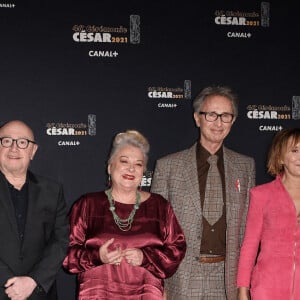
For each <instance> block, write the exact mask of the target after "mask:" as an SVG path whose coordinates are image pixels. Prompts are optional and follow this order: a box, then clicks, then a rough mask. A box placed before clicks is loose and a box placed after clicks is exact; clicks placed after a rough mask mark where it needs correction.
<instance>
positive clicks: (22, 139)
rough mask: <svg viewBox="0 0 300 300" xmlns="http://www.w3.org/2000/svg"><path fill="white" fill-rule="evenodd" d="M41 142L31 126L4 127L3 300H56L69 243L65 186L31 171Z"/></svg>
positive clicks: (0, 183)
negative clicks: (58, 283) (37, 139)
mask: <svg viewBox="0 0 300 300" xmlns="http://www.w3.org/2000/svg"><path fill="white" fill-rule="evenodd" d="M37 149H38V145H37V143H36V142H35V140H34V134H33V131H32V130H31V128H30V127H29V126H28V125H27V124H25V123H24V122H22V121H19V120H14V121H10V122H7V123H5V124H4V125H2V126H1V127H0V237H1V243H0V285H1V287H2V288H1V289H0V300H7V299H11V300H25V299H28V300H55V299H57V293H56V286H55V278H56V275H57V273H58V271H59V269H60V267H61V263H62V261H63V259H64V257H65V255H66V251H67V246H68V222H67V218H66V216H67V210H66V204H65V200H64V195H63V189H62V186H61V185H60V184H58V183H56V182H54V181H52V180H50V179H47V178H45V177H42V176H39V175H36V174H33V173H32V172H31V171H29V165H30V161H31V160H32V159H33V158H34V156H35V153H36V151H37Z"/></svg>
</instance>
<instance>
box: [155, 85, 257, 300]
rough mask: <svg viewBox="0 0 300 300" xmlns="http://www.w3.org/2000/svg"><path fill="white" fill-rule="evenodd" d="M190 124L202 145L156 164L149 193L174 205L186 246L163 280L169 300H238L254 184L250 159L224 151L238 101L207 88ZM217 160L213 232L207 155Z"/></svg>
mask: <svg viewBox="0 0 300 300" xmlns="http://www.w3.org/2000/svg"><path fill="white" fill-rule="evenodd" d="M193 106H194V119H195V122H196V124H197V126H198V127H199V128H200V141H199V143H195V144H194V145H193V146H192V147H191V148H189V149H186V150H183V151H180V152H177V153H174V154H170V155H168V156H166V157H164V158H161V159H159V160H158V161H157V163H156V167H155V172H154V176H153V179H152V187H151V191H152V192H155V193H159V194H161V195H162V196H164V197H165V198H166V199H169V201H170V202H171V203H172V206H173V208H174V210H175V213H176V215H177V217H178V219H179V222H180V224H181V226H182V228H183V230H184V233H185V236H186V241H187V253H186V256H185V258H184V260H183V261H182V263H181V265H180V266H179V269H178V271H177V272H176V274H175V275H173V276H172V277H171V278H170V279H168V280H166V297H167V299H168V300H187V299H191V300H192V299H195V300H196V299H197V300H198V299H205V300H208V299H211V300H217V299H220V300H223V299H227V300H236V299H237V289H236V273H237V264H238V257H239V251H240V246H241V243H242V239H243V234H244V226H245V219H246V215H247V209H248V201H249V198H248V191H249V189H250V188H251V187H252V186H254V184H255V164H254V160H253V158H250V157H247V156H245V155H242V154H239V153H237V152H234V151H232V150H229V149H228V148H226V147H225V146H224V145H223V142H224V139H225V138H226V136H227V135H228V134H229V132H230V130H231V127H232V125H233V123H234V121H235V120H236V117H237V114H238V107H237V106H238V104H237V98H236V96H235V95H234V94H233V93H232V91H231V89H230V88H228V87H223V86H213V87H207V88H205V89H203V90H202V91H201V93H200V94H199V95H198V96H197V97H196V98H195V100H194V102H193ZM213 154H215V155H217V156H218V169H219V171H220V174H221V178H222V189H223V203H224V206H223V215H222V217H221V218H220V219H219V221H217V222H216V224H215V225H214V226H210V225H209V223H207V222H206V220H205V218H204V217H203V214H202V208H203V201H204V200H203V199H204V195H205V182H206V177H207V172H208V169H209V164H208V163H207V162H206V159H207V158H208V157H209V156H210V155H213Z"/></svg>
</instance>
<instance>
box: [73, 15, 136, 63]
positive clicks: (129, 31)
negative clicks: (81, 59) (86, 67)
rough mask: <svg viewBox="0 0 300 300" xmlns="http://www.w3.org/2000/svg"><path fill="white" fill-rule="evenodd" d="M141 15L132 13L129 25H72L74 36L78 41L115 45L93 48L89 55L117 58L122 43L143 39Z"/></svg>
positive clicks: (132, 42) (75, 40)
mask: <svg viewBox="0 0 300 300" xmlns="http://www.w3.org/2000/svg"><path fill="white" fill-rule="evenodd" d="M140 24H141V20H140V16H139V15H130V16H129V22H128V27H126V26H124V25H112V26H105V25H83V24H79V25H78V24H77V25H73V27H72V31H73V34H72V38H73V41H74V42H76V43H79V44H80V43H82V44H90V45H103V47H104V45H114V46H115V47H117V50H116V49H114V50H112V49H104V48H103V49H97V50H95V49H91V50H89V51H88V56H89V57H96V58H106V57H110V58H116V57H117V56H118V55H119V51H120V49H121V47H122V45H126V44H139V43H140V40H141V33H140V32H141V30H140Z"/></svg>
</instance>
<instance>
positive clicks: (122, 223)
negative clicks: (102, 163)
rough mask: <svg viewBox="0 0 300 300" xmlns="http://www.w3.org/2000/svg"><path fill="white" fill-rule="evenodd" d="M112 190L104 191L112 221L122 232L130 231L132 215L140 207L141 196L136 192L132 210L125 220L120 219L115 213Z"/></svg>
mask: <svg viewBox="0 0 300 300" xmlns="http://www.w3.org/2000/svg"><path fill="white" fill-rule="evenodd" d="M111 192H112V189H111V188H110V189H108V190H106V191H105V194H106V195H107V198H108V201H109V210H110V211H111V213H112V215H113V218H114V221H115V223H116V225H117V226H118V227H119V228H120V229H121V230H122V231H129V230H130V229H131V225H132V222H133V218H134V215H135V213H136V211H137V209H139V207H140V202H141V194H140V193H139V192H136V198H135V204H134V206H133V209H132V211H131V213H130V214H129V216H128V218H127V219H121V218H120V217H119V216H118V215H117V213H116V207H115V203H114V199H113V197H112V194H111Z"/></svg>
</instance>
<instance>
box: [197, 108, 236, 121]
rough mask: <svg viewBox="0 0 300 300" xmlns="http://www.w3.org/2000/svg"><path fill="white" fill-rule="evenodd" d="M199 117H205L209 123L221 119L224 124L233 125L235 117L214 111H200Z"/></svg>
mask: <svg viewBox="0 0 300 300" xmlns="http://www.w3.org/2000/svg"><path fill="white" fill-rule="evenodd" d="M199 115H204V116H205V120H206V121H208V122H214V121H216V120H217V119H218V118H220V119H221V121H222V122H223V123H231V122H232V120H233V117H234V115H233V114H230V113H222V114H217V113H215V112H213V111H212V112H206V111H199Z"/></svg>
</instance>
